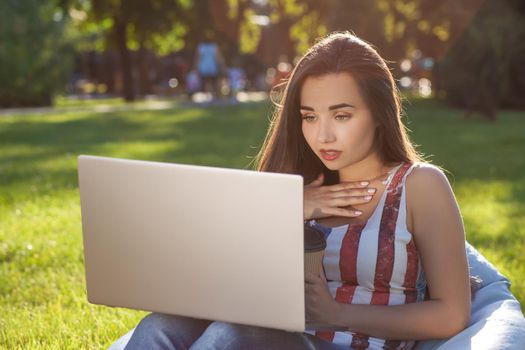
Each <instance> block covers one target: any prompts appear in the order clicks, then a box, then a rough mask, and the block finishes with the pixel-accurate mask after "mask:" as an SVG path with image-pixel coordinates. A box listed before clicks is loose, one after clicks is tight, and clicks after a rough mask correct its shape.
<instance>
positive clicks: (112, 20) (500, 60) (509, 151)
mask: <svg viewBox="0 0 525 350" xmlns="http://www.w3.org/2000/svg"><path fill="white" fill-rule="evenodd" d="M335 30H351V31H353V32H354V33H355V34H357V35H358V36H360V37H362V38H363V39H365V40H367V41H369V42H370V43H372V44H373V45H374V46H375V47H377V49H378V51H379V53H380V54H381V55H382V56H383V57H384V58H386V59H387V60H388V61H389V65H390V67H391V69H392V72H393V73H394V76H395V78H396V79H397V81H398V85H399V88H400V89H401V91H402V92H403V95H404V98H405V100H404V107H405V112H404V116H403V118H404V121H405V123H406V125H407V127H408V128H409V129H410V130H411V131H410V135H411V137H412V139H413V140H414V141H415V143H416V144H418V145H419V147H418V149H419V150H420V151H421V152H422V153H424V154H425V155H427V159H428V160H429V161H431V162H432V163H434V164H436V165H439V166H442V167H444V168H445V169H447V170H448V172H447V176H448V177H449V180H450V182H451V184H452V186H453V189H454V192H455V194H456V196H457V199H458V202H459V205H460V208H461V211H462V215H463V219H464V223H465V229H466V234H467V239H468V241H469V242H471V243H472V244H473V245H474V246H475V247H476V248H477V249H479V250H480V251H481V252H482V253H483V254H484V255H485V256H486V257H487V258H488V259H489V260H490V261H491V262H492V263H493V264H495V265H496V267H498V268H499V269H500V271H501V272H502V273H504V274H505V275H506V276H508V277H509V278H510V279H511V281H512V287H511V290H512V292H513V293H514V294H515V295H516V297H517V298H518V299H519V300H520V302H521V303H522V305H523V302H525V282H524V281H523V276H525V258H524V257H523V253H522V252H523V251H525V157H524V156H523V151H524V150H525V111H524V109H525V1H523V0H485V1H484V0H464V1H454V0H443V1H431V0H392V1H388V0H374V1H357V0H326V1H311V0H216V1H212V0H193V1H192V0H150V1H139V0H128V1H124V0H105V1H101V0H48V1H38V0H24V1H12V0H6V1H0V349H100V348H105V347H107V346H109V345H110V344H111V343H112V342H113V341H114V340H116V339H117V338H118V337H119V336H120V335H122V334H124V333H125V332H126V331H127V330H129V329H130V328H132V327H134V326H135V325H136V323H137V322H138V321H139V320H140V319H141V317H143V315H144V314H145V313H143V312H140V311H133V310H126V309H118V308H116V309H115V308H109V307H104V306H97V305H91V304H89V303H88V302H87V299H86V292H85V279H84V265H83V259H84V257H83V250H82V232H81V216H80V203H79V193H78V179H77V168H76V167H77V156H78V155H79V154H93V155H102V156H111V157H122V158H131V159H144V160H154V161H164V162H178V163H187V164H200V165H212V166H223V167H232V168H240V169H251V168H252V166H253V164H252V162H253V159H254V157H255V155H256V154H257V151H258V149H259V147H260V146H261V144H262V141H263V138H264V135H265V132H266V130H267V127H268V123H269V118H270V117H271V113H272V110H273V106H272V103H271V102H270V101H269V96H270V91H271V88H272V86H274V85H276V84H278V83H279V82H280V81H282V79H283V78H285V77H286V75H287V73H289V71H290V69H291V68H292V67H293V65H294V63H295V62H296V58H297V57H298V56H300V55H301V54H302V53H304V51H305V50H306V49H307V47H308V46H309V45H311V44H312V43H314V42H315V40H316V39H317V38H319V37H321V36H323V35H325V34H327V33H329V32H332V31H335ZM210 32H211V33H213V35H214V40H215V42H216V43H217V45H218V46H219V48H220V50H221V52H222V53H223V56H224V60H225V62H226V65H227V66H228V67H236V68H240V69H241V70H242V72H243V76H242V84H241V85H240V88H237V89H232V86H231V84H230V82H229V80H228V74H227V72H225V74H224V76H223V79H222V81H221V90H220V91H221V94H220V96H212V95H210V93H209V92H207V91H202V92H201V91H198V92H195V93H193V92H191V93H189V92H188V88H187V86H186V81H187V75H188V74H189V72H190V71H191V69H192V65H193V57H194V54H195V49H196V47H197V45H198V44H199V43H200V42H202V41H203V40H204V38H205V36H206V35H207V33H210Z"/></svg>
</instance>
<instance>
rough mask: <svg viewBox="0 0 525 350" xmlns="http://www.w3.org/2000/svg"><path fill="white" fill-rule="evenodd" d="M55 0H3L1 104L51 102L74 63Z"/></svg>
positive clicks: (0, 21)
mask: <svg viewBox="0 0 525 350" xmlns="http://www.w3.org/2000/svg"><path fill="white" fill-rule="evenodd" d="M67 23H68V18H67V15H66V13H65V12H64V10H63V9H62V8H61V7H57V3H56V2H55V1H46V2H43V1H39V0H25V1H0V26H1V31H0V107H18V106H41V105H50V104H51V103H52V99H53V96H54V95H55V94H56V93H58V92H59V91H60V90H62V89H63V87H64V86H65V82H66V80H67V78H68V77H69V74H70V72H71V66H72V60H71V58H72V54H73V51H72V45H71V43H69V42H68V41H67V40H66V38H65V35H64V28H65V26H66V25H67Z"/></svg>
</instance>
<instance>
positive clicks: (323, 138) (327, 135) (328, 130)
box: [317, 121, 335, 143]
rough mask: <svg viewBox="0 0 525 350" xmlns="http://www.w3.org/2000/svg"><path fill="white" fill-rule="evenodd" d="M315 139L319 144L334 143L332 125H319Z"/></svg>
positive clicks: (323, 123)
mask: <svg viewBox="0 0 525 350" xmlns="http://www.w3.org/2000/svg"><path fill="white" fill-rule="evenodd" d="M317 139H318V141H319V142H321V143H330V142H334V141H335V133H334V132H333V129H332V125H331V124H330V123H329V122H326V121H324V122H321V123H319V133H318V134H317Z"/></svg>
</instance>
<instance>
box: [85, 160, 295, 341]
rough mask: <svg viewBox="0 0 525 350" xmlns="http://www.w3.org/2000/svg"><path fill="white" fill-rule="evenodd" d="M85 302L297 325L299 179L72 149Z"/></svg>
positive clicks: (287, 327)
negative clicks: (88, 153)
mask: <svg viewBox="0 0 525 350" xmlns="http://www.w3.org/2000/svg"><path fill="white" fill-rule="evenodd" d="M78 171H79V189H80V198H81V209H82V227H83V238H84V255H85V268H86V281H87V293H88V299H89V301H90V302H92V303H96V304H104V305H109V306H119V307H128V308H133V309H141V310H147V311H155V312H163V313H171V314H177V315H184V316H191V317H196V318H204V319H211V320H221V321H227V322H236V323H242V324H250V325H255V326H263V327H273V328H280V329H285V330H291V331H303V330H304V329H305V315H304V267H303V179H302V177H300V176H298V175H287V174H275V173H262V172H256V171H248V170H237V169H225V168H214V167H204V166H194V165H182V164H171V163H160V162H149V161H138V160H126V159H117V158H107V157H95V156H85V155H81V156H79V157H78Z"/></svg>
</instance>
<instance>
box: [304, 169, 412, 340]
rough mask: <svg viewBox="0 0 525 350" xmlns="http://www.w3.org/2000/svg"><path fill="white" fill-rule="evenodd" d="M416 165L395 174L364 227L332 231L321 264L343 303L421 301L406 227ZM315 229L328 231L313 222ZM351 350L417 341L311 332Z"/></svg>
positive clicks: (336, 295) (404, 302) (336, 228)
mask: <svg viewBox="0 0 525 350" xmlns="http://www.w3.org/2000/svg"><path fill="white" fill-rule="evenodd" d="M415 166H416V165H412V164H409V163H405V164H401V165H399V166H398V167H397V169H395V170H394V174H393V176H391V178H390V180H389V183H387V185H386V186H387V188H386V190H385V191H384V192H383V195H382V196H381V199H380V201H379V204H378V206H377V208H376V209H375V211H374V213H373V214H372V216H371V217H370V218H369V219H368V221H367V222H366V224H350V225H343V226H339V227H334V228H331V229H330V230H329V231H328V234H327V247H326V251H325V257H324V260H323V265H324V269H325V274H326V278H327V280H328V286H329V289H330V292H331V293H332V295H333V296H334V298H335V299H336V300H337V301H339V302H342V303H348V304H369V305H400V304H407V303H412V302H415V301H417V300H418V293H417V290H416V281H417V278H418V276H419V274H420V273H421V263H420V260H419V255H418V252H417V250H416V247H415V244H414V240H413V237H412V234H411V233H410V232H408V229H407V226H406V193H405V186H404V185H405V181H406V177H407V176H408V174H409V173H410V172H411V171H412V170H413V168H414V167H415ZM310 224H311V225H319V226H320V227H323V228H324V230H325V232H326V227H324V226H322V225H320V224H318V223H316V222H315V220H312V221H311V222H310ZM307 333H310V334H315V335H316V336H318V337H320V338H322V339H325V340H327V341H330V342H333V343H336V344H341V345H345V346H348V347H349V348H353V349H411V348H413V346H414V342H413V341H407V340H399V341H392V340H388V341H387V340H384V339H379V338H374V337H371V336H368V335H366V334H358V333H353V332H350V331H348V332H339V331H337V332H333V331H307Z"/></svg>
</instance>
